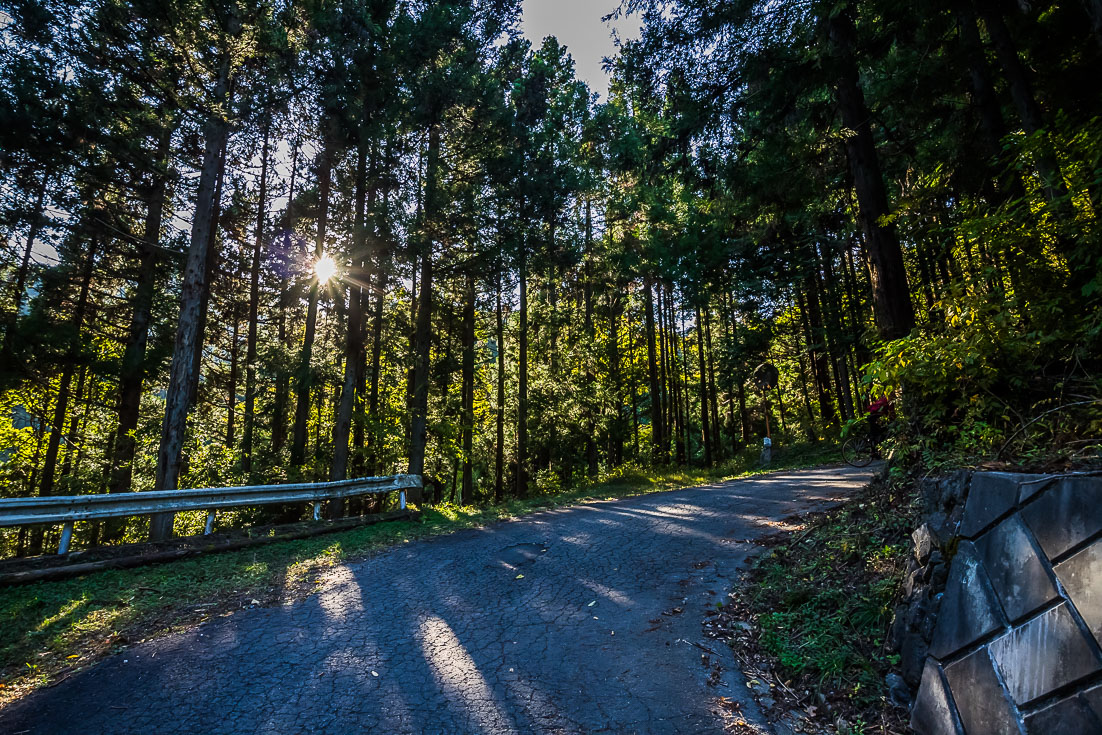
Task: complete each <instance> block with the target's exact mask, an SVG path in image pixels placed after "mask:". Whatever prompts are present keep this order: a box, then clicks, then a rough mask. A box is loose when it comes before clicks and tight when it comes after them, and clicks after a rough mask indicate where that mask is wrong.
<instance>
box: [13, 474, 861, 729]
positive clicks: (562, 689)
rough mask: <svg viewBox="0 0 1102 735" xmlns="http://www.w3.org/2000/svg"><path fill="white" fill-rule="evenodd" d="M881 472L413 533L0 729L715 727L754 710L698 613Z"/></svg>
mask: <svg viewBox="0 0 1102 735" xmlns="http://www.w3.org/2000/svg"><path fill="white" fill-rule="evenodd" d="M870 477H871V472H870V471H868V470H857V469H853V468H848V467H827V468H819V469H811V470H800V471H792V472H779V473H774V474H770V475H763V476H759V477H754V478H749V479H744V480H734V481H731V482H727V483H721V484H716V485H709V486H703V487H696V488H688V489H684V490H675V491H670V492H664V493H655V494H650V495H643V496H639V497H635V498H630V499H627V500H618V501H608V502H601V503H592V504H586V505H579V506H573V507H568V508H561V509H556V510H549V511H544V512H540V513H537V514H534V515H530V516H526V517H525V518H522V519H519V520H515V521H508V522H503V523H498V524H494V525H492V526H488V527H486V528H482V529H475V530H468V531H460V532H457V533H454V534H451V535H448V536H441V537H437V538H434V539H428V540H423V541H418V542H413V543H409V544H405V545H403V546H401V547H398V548H395V549H393V550H390V551H387V552H384V553H381V554H379V555H377V556H375V557H372V558H370V559H367V560H365V561H361V562H354V563H350V564H347V565H344V566H341V567H339V568H338V569H337V570H336V571H335V572H333V573H331V574H330V575H329V576H328V578H327V579H326V582H325V584H324V585H323V587H322V590H321V591H320V592H318V593H317V594H313V595H311V596H310V597H308V598H307V599H305V600H300V601H297V602H290V603H286V604H283V605H281V606H278V607H269V608H256V609H249V610H243V611H241V612H238V613H235V614H233V615H231V616H229V617H226V618H221V619H218V620H215V621H211V622H209V623H206V624H204V625H202V626H200V627H198V628H196V629H195V630H193V631H190V632H187V633H183V634H178V635H172V636H169V637H165V638H161V639H157V640H153V641H149V642H146V643H142V644H138V645H135V646H132V647H130V648H129V649H127V650H126V651H124V652H122V653H120V654H118V655H115V656H113V657H111V658H109V659H107V660H105V661H103V662H101V663H99V664H97V665H95V666H92V667H91V668H89V669H87V670H85V671H83V672H81V673H79V674H76V675H74V676H72V677H70V678H68V679H67V680H65V681H63V682H61V683H60V684H58V685H57V686H54V687H50V688H47V689H43V690H40V691H38V692H35V693H33V694H31V695H29V696H28V697H26V698H24V699H23V700H21V701H20V702H17V703H15V704H14V705H12V706H10V707H8V708H6V709H5V710H2V711H0V733H10V734H12V735H14V734H15V733H21V732H25V733H35V734H37V733H42V734H50V735H52V734H54V733H143V734H147V733H165V734H168V733H188V734H189V735H194V734H196V733H362V732H381V733H547V734H552V733H554V734H558V733H706V732H721V731H722V729H723V723H724V712H723V711H722V709H721V708H720V707H719V706H718V705H717V703H716V698H717V697H727V698H729V699H731V700H735V701H737V702H739V703H740V704H741V707H742V712H743V714H744V716H745V717H746V718H747V719H748V720H750V721H751V722H759V723H760V722H763V720H762V719H761V715H760V712H758V711H757V708H756V705H755V704H754V703H753V701H752V700H751V699H750V697H749V696H748V694H747V688H746V686H745V682H744V681H743V680H742V678H741V675H740V674H739V673H738V672H737V670H736V669H735V664H734V659H733V657H732V656H731V652H730V651H729V650H727V649H726V648H725V647H723V646H722V645H720V644H718V643H717V642H716V641H712V640H708V639H706V638H704V637H703V635H702V628H701V621H702V619H703V614H704V611H705V609H706V608H708V607H711V606H714V605H715V603H716V602H717V601H718V600H722V599H724V593H725V592H726V590H727V589H728V588H729V587H730V586H731V584H732V582H731V581H730V578H731V577H732V576H733V575H734V574H735V572H736V571H737V570H738V569H739V567H740V566H742V565H743V564H744V563H745V561H746V559H747V556H748V555H749V554H751V553H753V551H754V550H755V548H757V547H755V546H754V545H753V544H751V543H749V541H748V539H753V538H755V537H758V536H762V535H765V534H768V533H771V532H773V531H776V530H778V526H777V525H776V524H777V522H778V521H780V520H781V519H783V518H785V517H786V516H789V515H791V514H793V513H803V512H806V511H808V510H818V509H823V508H824V507H827V506H829V505H831V504H832V503H834V502H837V501H840V500H843V499H844V498H845V497H847V496H848V495H850V494H851V493H852V492H854V491H855V490H857V489H858V488H859V487H861V486H862V485H863V484H864V483H865V482H867V481H868V479H869V478H870ZM678 608H680V612H677V609H678ZM700 646H703V647H704V648H707V649H710V652H711V653H713V654H715V655H714V656H709V659H711V662H712V668H714V665H715V664H719V665H720V667H721V668H722V669H723V674H722V676H720V677H719V678H718V682H717V681H716V680H715V679H713V683H712V684H709V683H708V681H707V680H708V677H709V675H710V674H711V673H712V668H709V667H705V665H703V663H702V657H703V656H707V655H708V654H706V653H704V652H703V651H702V650H701V648H700ZM763 729H764V727H763ZM764 731H766V732H767V731H768V730H764Z"/></svg>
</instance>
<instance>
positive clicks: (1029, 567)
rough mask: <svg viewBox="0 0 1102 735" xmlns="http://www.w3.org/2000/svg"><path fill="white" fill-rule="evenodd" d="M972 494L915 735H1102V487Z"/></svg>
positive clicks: (1059, 481) (1019, 481)
mask: <svg viewBox="0 0 1102 735" xmlns="http://www.w3.org/2000/svg"><path fill="white" fill-rule="evenodd" d="M968 484H969V487H968V491H967V500H966V501H965V504H964V513H963V516H962V517H961V519H960V525H959V531H958V534H959V536H958V541H957V551H956V554H955V555H954V556H953V559H952V564H951V566H950V568H949V573H948V579H947V581H946V584H945V592H944V594H943V595H942V596H941V600H940V604H939V605H938V610H937V617H936V623H934V625H933V633H932V636H931V637H930V641H929V648H928V651H927V655H926V658H925V663H924V666H923V667H922V673H921V680H920V684H919V688H918V693H917V695H916V696H915V700H914V704H913V706H912V709H911V727H912V728H913V729H914V730H915V731H916V732H917V733H920V735H1002V734H1003V733H1006V734H1008V735H1100V734H1102V647H1100V645H1099V644H1100V643H1102V477H1099V476H1087V475H1067V476H1042V475H1021V474H1011V473H1002V472H977V473H975V474H973V475H972V477H971V481H970V482H969V483H968Z"/></svg>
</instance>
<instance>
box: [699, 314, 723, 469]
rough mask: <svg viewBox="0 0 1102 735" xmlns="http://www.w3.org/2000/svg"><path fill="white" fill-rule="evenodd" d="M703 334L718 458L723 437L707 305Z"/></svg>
mask: <svg viewBox="0 0 1102 735" xmlns="http://www.w3.org/2000/svg"><path fill="white" fill-rule="evenodd" d="M704 334H705V338H706V339H707V341H708V349H707V354H708V397H709V399H710V400H711V404H712V448H713V451H714V452H715V455H716V459H717V460H718V459H722V458H723V442H722V438H723V437H722V435H721V433H720V430H719V427H720V421H719V393H718V391H717V390H716V362H715V343H714V342H713V341H712V315H711V309H709V308H708V307H707V306H705V308H704Z"/></svg>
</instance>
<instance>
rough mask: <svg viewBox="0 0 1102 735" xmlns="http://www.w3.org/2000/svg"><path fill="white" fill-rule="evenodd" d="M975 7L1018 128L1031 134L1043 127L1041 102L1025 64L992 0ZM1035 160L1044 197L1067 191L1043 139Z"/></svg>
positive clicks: (1058, 194) (1052, 154)
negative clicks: (1019, 123) (1020, 126)
mask: <svg viewBox="0 0 1102 735" xmlns="http://www.w3.org/2000/svg"><path fill="white" fill-rule="evenodd" d="M978 6H979V14H980V17H981V18H983V24H984V26H985V27H986V28H987V35H988V38H990V39H991V45H992V46H993V47H994V49H995V56H996V58H998V60H999V66H1001V67H1002V69H1003V76H1004V77H1005V78H1006V82H1007V86H1008V87H1009V89H1010V98H1011V99H1012V100H1013V101H1014V107H1015V109H1016V110H1017V111H1018V117H1019V118H1021V121H1022V128H1023V129H1024V130H1025V132H1026V134H1028V135H1034V134H1036V133H1038V132H1040V131H1041V130H1043V129H1044V126H1045V121H1044V115H1043V114H1042V113H1041V105H1040V104H1039V103H1038V102H1037V98H1036V97H1035V96H1034V94H1033V85H1032V84H1030V81H1029V73H1028V71H1027V70H1026V66H1025V64H1023V63H1022V59H1021V57H1020V56H1019V55H1018V49H1017V47H1016V46H1015V44H1014V39H1013V38H1012V37H1011V36H1010V29H1008V28H1007V27H1006V20H1005V19H1004V18H1003V14H1002V12H1001V11H1000V10H999V8H998V6H997V5H995V4H994V2H993V0H978ZM1036 161H1037V172H1038V173H1039V174H1041V178H1042V179H1043V180H1044V182H1045V190H1046V192H1047V194H1048V198H1049V199H1050V200H1054V199H1058V198H1060V197H1062V196H1064V195H1065V194H1067V187H1066V186H1065V185H1064V178H1063V175H1062V174H1061V172H1060V164H1059V163H1058V162H1057V160H1056V156H1055V154H1054V153H1053V152H1052V148H1051V146H1050V145H1049V144H1048V143H1047V141H1046V142H1045V144H1044V145H1042V146H1041V148H1040V150H1039V151H1038V152H1037V155H1036Z"/></svg>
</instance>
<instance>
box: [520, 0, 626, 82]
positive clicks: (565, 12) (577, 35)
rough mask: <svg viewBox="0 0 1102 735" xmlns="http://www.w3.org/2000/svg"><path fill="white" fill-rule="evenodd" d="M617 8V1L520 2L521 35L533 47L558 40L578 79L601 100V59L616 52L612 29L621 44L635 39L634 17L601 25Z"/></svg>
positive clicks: (526, 0) (618, 1)
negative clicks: (554, 38) (602, 18)
mask: <svg viewBox="0 0 1102 735" xmlns="http://www.w3.org/2000/svg"><path fill="white" fill-rule="evenodd" d="M619 4H620V0H524V14H523V17H522V18H521V31H522V32H523V33H524V35H525V37H526V38H528V39H529V40H530V41H532V44H533V45H534V46H537V47H538V46H539V45H540V43H541V42H542V41H543V39H544V38H545V37H546V36H555V37H556V38H558V39H559V43H561V44H563V45H564V46H566V50H567V51H569V52H570V55H571V56H572V57H573V58H574V69H575V71H576V73H577V75H578V78H579V79H581V80H582V81H584V82H585V83H586V84H588V85H589V89H590V90H591V91H593V92H597V93H598V94H600V95H601V99H602V100H604V99H606V98H607V97H608V75H607V74H605V73H604V71H602V70H601V59H602V58H604V57H605V56H612V55H614V54H615V52H616V47H615V46H614V45H613V41H612V31H613V29H615V30H616V31H617V32H618V33H619V34H620V37H621V38H622V39H623V40H631V39H634V38H638V37H639V21H640V19H639V16H637V15H635V16H630V17H624V18H620V19H619V20H616V21H612V22H610V23H608V24H605V23H602V22H601V17H602V16H605V15H608V14H609V13H611V12H612V11H613V10H615V9H616V7H617V6H618V5H619Z"/></svg>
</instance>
